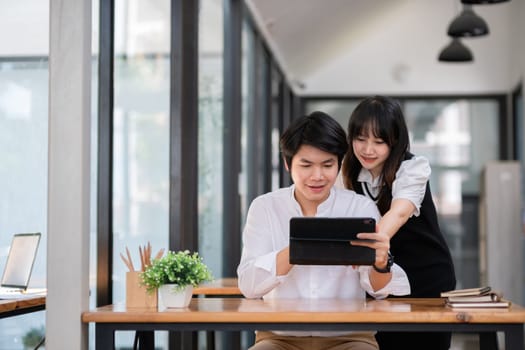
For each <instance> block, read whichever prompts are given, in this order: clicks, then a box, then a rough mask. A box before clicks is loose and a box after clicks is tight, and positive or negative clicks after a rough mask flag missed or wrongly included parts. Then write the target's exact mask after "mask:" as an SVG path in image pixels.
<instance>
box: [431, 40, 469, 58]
mask: <svg viewBox="0 0 525 350" xmlns="http://www.w3.org/2000/svg"><path fill="white" fill-rule="evenodd" d="M438 59H439V61H441V62H471V61H472V60H473V57H472V52H471V51H470V49H469V48H468V47H466V46H465V45H463V44H462V43H461V41H460V40H459V39H458V38H453V39H452V42H451V43H450V44H449V45H448V46H447V47H445V48H444V49H443V50H442V51H441V53H440V54H439V58H438Z"/></svg>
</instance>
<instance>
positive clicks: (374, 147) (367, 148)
mask: <svg viewBox="0 0 525 350" xmlns="http://www.w3.org/2000/svg"><path fill="white" fill-rule="evenodd" d="M352 149H353V151H354V154H355V156H356V157H357V159H358V160H359V162H360V163H361V166H362V167H363V168H365V169H367V170H369V171H370V173H372V176H373V177H374V178H376V177H378V176H379V175H381V171H382V170H383V165H384V164H385V161H386V160H387V158H388V156H389V155H390V147H389V146H388V145H387V144H386V143H385V141H383V139H380V138H377V137H375V136H374V134H373V133H372V132H371V131H370V130H369V131H368V132H367V133H366V134H362V135H359V136H357V137H356V138H354V139H353V140H352Z"/></svg>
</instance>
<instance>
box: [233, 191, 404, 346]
mask: <svg viewBox="0 0 525 350" xmlns="http://www.w3.org/2000/svg"><path fill="white" fill-rule="evenodd" d="M297 216H303V214H302V212H301V207H300V205H299V203H298V202H297V201H296V200H295V198H294V186H293V185H292V186H290V187H288V188H283V189H279V190H276V191H274V192H271V193H267V194H264V195H262V196H259V197H257V198H256V199H255V200H254V201H253V202H252V204H251V205H250V208H249V210H248V215H247V219H246V225H245V228H244V231H243V249H242V257H241V262H240V264H239V266H238V268H237V275H238V277H239V288H240V289H241V292H242V293H243V294H244V296H245V297H247V298H264V299H265V300H266V299H286V298H294V299H297V298H300V299H330V298H335V299H352V300H363V301H364V300H365V298H366V294H365V293H366V292H368V293H369V294H370V295H371V296H373V297H375V298H379V299H380V298H385V297H387V296H388V295H389V294H392V295H407V294H409V293H410V285H409V282H408V278H407V275H406V273H405V271H404V270H403V269H401V267H399V266H398V265H396V264H394V266H393V267H392V280H391V281H390V283H388V284H387V285H386V286H385V287H384V288H382V289H381V290H378V291H374V290H373V289H372V286H371V285H370V280H369V276H368V274H369V272H370V269H371V266H359V267H358V268H356V269H354V268H353V267H352V266H317V265H295V266H294V267H293V268H292V269H291V270H290V272H289V273H288V274H287V275H285V276H277V275H276V256H277V253H278V252H279V251H280V250H282V249H283V248H285V247H287V246H288V245H289V225H290V218H292V217H297ZM316 216H319V217H352V216H354V217H373V218H375V219H376V221H378V220H379V217H380V214H379V211H378V210H377V207H376V205H375V203H374V202H373V201H371V200H370V199H368V198H366V197H364V196H361V195H358V194H356V193H355V192H353V191H349V190H345V189H340V188H335V187H334V188H332V190H331V191H330V195H329V197H328V199H327V200H326V201H324V202H323V203H321V204H320V205H319V207H318V208H317V215H316ZM347 333H348V332H344V333H341V332H335V333H334V332H306V333H305V332H285V333H284V334H286V335H296V336H297V335H321V336H334V335H340V334H347ZM280 334H282V333H280Z"/></svg>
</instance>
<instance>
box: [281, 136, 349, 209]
mask: <svg viewBox="0 0 525 350" xmlns="http://www.w3.org/2000/svg"><path fill="white" fill-rule="evenodd" d="M289 171H290V175H291V177H292V180H293V182H294V184H295V199H296V200H297V201H298V202H299V204H300V205H301V208H302V209H303V214H304V215H307V216H310V215H311V214H312V211H313V215H315V213H316V212H317V206H318V205H319V204H320V203H322V202H323V201H325V200H326V199H327V198H328V196H329V194H330V189H331V188H332V186H333V185H334V183H335V180H336V178H337V174H338V172H339V169H338V163H337V156H336V155H335V154H331V153H327V152H324V151H322V150H320V149H318V148H315V147H313V146H308V145H302V146H301V147H300V148H299V151H298V152H297V154H296V155H295V156H294V157H293V158H292V164H291V168H290V169H289Z"/></svg>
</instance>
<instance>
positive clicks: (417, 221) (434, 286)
mask: <svg viewBox="0 0 525 350" xmlns="http://www.w3.org/2000/svg"><path fill="white" fill-rule="evenodd" d="M356 192H358V193H361V194H363V189H362V186H356ZM390 252H391V253H392V255H393V256H394V261H395V262H396V264H398V265H399V266H401V267H402V268H403V269H404V270H405V272H406V273H407V275H408V279H409V281H410V289H411V294H410V296H411V297H439V296H440V293H441V292H443V291H446V290H452V289H454V288H455V287H456V276H455V272H454V265H453V263H452V257H451V255H450V250H449V248H448V245H447V243H446V241H445V238H444V237H443V234H442V233H441V230H440V228H439V224H438V218H437V213H436V207H435V206H434V202H433V200H432V195H431V192H430V184H429V183H428V182H427V186H426V191H425V197H424V199H423V202H422V203H421V208H420V214H419V216H417V217H415V216H412V217H411V218H410V219H408V221H407V222H406V223H405V224H404V225H403V226H401V228H400V229H399V231H398V232H397V233H396V234H395V235H394V237H392V239H391V240H390Z"/></svg>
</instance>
